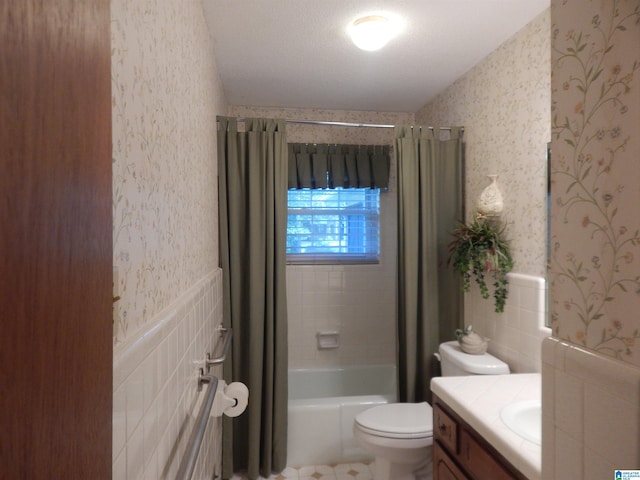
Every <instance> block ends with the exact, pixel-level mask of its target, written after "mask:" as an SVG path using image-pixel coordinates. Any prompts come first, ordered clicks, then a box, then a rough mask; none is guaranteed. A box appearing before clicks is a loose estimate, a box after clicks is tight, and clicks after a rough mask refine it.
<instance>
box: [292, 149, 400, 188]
mask: <svg viewBox="0 0 640 480" xmlns="http://www.w3.org/2000/svg"><path fill="white" fill-rule="evenodd" d="M390 150H391V147H390V146H389V145H334V144H307V143H290V144H289V188H290V189H291V188H337V187H342V188H380V189H383V190H385V189H387V188H388V187H389V166H390V163H391V161H390V158H391V153H390Z"/></svg>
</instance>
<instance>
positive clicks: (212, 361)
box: [206, 327, 233, 367]
mask: <svg viewBox="0 0 640 480" xmlns="http://www.w3.org/2000/svg"><path fill="white" fill-rule="evenodd" d="M218 330H220V331H221V332H222V335H224V347H223V349H222V355H219V356H217V357H215V358H210V354H208V353H207V360H206V364H207V367H210V366H212V365H220V364H221V363H222V362H224V361H225V360H226V359H227V353H229V347H230V346H231V339H232V338H233V329H232V328H224V327H219V328H218Z"/></svg>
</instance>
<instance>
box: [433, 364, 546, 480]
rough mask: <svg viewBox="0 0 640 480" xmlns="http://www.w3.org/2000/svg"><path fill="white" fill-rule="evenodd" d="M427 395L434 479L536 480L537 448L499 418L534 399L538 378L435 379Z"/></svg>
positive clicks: (536, 376) (514, 376)
mask: <svg viewBox="0 0 640 480" xmlns="http://www.w3.org/2000/svg"><path fill="white" fill-rule="evenodd" d="M431 390H432V392H433V394H434V396H433V402H432V403H433V405H432V406H433V431H434V444H433V465H434V477H433V478H434V480H459V479H473V480H485V479H486V480H507V479H509V480H511V479H529V480H538V479H540V470H541V469H540V464H541V461H540V455H541V452H540V445H539V444H538V443H536V441H535V440H534V441H532V440H531V439H530V438H525V437H523V436H522V435H521V434H519V433H516V432H515V431H514V430H513V429H512V428H510V427H508V426H507V425H506V424H505V423H504V421H503V420H502V418H501V412H502V410H503V409H504V408H505V407H507V406H509V405H512V404H517V403H520V402H525V401H535V400H539V399H540V393H541V392H540V375H539V374H513V375H478V376H468V377H438V378H434V379H433V380H432V382H431Z"/></svg>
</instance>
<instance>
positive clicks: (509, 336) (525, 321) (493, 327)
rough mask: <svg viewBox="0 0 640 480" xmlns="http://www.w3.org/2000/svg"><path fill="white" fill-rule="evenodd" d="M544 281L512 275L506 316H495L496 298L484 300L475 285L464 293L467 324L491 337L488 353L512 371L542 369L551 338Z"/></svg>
mask: <svg viewBox="0 0 640 480" xmlns="http://www.w3.org/2000/svg"><path fill="white" fill-rule="evenodd" d="M544 282H545V279H544V278H542V277H536V276H532V275H524V274H520V273H510V274H509V296H508V298H507V302H506V305H505V311H504V313H496V312H495V311H494V304H493V298H492V297H490V298H489V299H487V300H485V299H483V298H482V297H481V295H480V290H479V288H478V287H477V286H476V285H475V284H472V287H471V291H470V292H469V293H467V294H465V325H471V326H473V330H474V331H475V332H477V333H478V334H479V335H480V336H482V337H486V338H488V339H489V352H490V353H492V354H493V355H495V356H496V357H498V358H500V359H501V360H503V361H504V362H506V363H507V364H508V365H509V368H510V369H511V371H512V372H515V373H534V372H540V371H541V369H542V365H541V349H542V341H543V340H544V339H545V338H546V337H548V336H550V335H551V329H549V328H547V327H546V326H545V324H544V323H545V317H546V311H545V305H546V300H545V298H546V297H545V295H546V292H545V288H544ZM532 308H533V309H532ZM453 338H454V336H453V332H452V333H451V339H453Z"/></svg>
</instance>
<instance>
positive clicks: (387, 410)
mask: <svg viewBox="0 0 640 480" xmlns="http://www.w3.org/2000/svg"><path fill="white" fill-rule="evenodd" d="M353 431H354V435H355V438H356V440H357V441H358V443H359V444H360V446H361V447H362V448H363V450H365V451H367V452H369V453H371V454H372V455H374V456H375V458H376V463H375V480H380V479H389V480H390V479H394V480H413V479H415V478H416V476H415V472H416V471H417V470H421V469H425V468H428V469H430V466H431V444H432V443H433V410H432V409H431V406H430V405H429V404H428V403H427V402H422V403H387V404H385V405H379V406H377V407H373V408H370V409H368V410H365V411H363V412H361V413H359V414H358V415H357V416H356V419H355V422H354V428H353Z"/></svg>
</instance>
